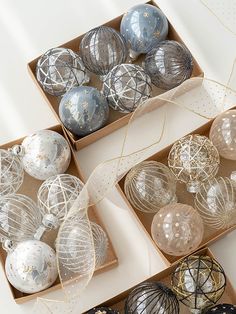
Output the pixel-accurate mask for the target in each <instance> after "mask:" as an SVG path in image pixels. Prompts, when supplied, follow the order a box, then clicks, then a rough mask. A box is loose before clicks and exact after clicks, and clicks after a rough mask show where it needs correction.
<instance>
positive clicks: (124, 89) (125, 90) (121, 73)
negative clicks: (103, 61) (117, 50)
mask: <svg viewBox="0 0 236 314" xmlns="http://www.w3.org/2000/svg"><path fill="white" fill-rule="evenodd" d="M102 91H103V95H104V96H105V97H106V99H107V101H108V103H109V105H110V107H111V108H113V109H114V110H118V111H120V112H124V113H126V112H132V111H134V110H135V109H136V108H137V107H138V106H139V105H141V104H142V103H143V102H144V101H145V100H147V99H148V98H149V97H150V96H151V93H152V87H151V79H150V77H149V76H148V75H147V74H146V73H145V71H144V70H143V68H141V67H140V66H139V65H136V64H125V63H124V64H120V65H117V66H116V67H114V68H113V69H112V70H111V71H110V72H109V73H108V75H107V76H106V77H105V79H104V83H103V89H102Z"/></svg>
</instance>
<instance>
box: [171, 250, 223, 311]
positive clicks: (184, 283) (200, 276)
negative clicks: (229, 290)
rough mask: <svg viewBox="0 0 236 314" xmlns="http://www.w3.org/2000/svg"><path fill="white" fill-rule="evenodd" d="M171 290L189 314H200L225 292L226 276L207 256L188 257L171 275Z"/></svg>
mask: <svg viewBox="0 0 236 314" xmlns="http://www.w3.org/2000/svg"><path fill="white" fill-rule="evenodd" d="M171 284H172V289H173V291H174V292H175V293H176V295H177V297H178V299H179V301H180V302H182V303H183V304H184V305H186V306H187V307H189V308H190V311H191V313H194V314H200V313H202V311H203V310H204V309H206V308H207V307H209V306H212V305H214V304H216V302H217V301H218V300H219V299H220V298H221V296H222V295H223V293H224V291H225V286H226V276H225V273H224V270H223V268H222V267H221V265H220V264H219V263H218V262H217V261H216V260H215V259H213V258H211V257H209V256H194V255H192V256H188V257H186V258H185V259H183V260H182V261H181V262H180V263H179V264H178V266H177V268H176V270H175V271H174V273H173V274H172V279H171Z"/></svg>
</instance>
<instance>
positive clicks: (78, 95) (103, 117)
mask: <svg viewBox="0 0 236 314" xmlns="http://www.w3.org/2000/svg"><path fill="white" fill-rule="evenodd" d="M59 116H60V119H61V121H62V123H63V124H64V126H65V127H66V128H67V129H68V130H70V131H71V132H72V133H73V134H75V135H78V136H80V137H81V136H85V135H88V134H90V133H92V132H94V131H96V130H98V129H99V128H101V127H102V126H103V125H104V124H105V123H106V121H107V119H108V116H109V107H108V103H107V101H106V99H105V98H104V97H103V96H102V94H101V93H100V92H99V91H98V90H97V89H96V88H94V87H89V86H79V87H75V88H73V89H72V90H70V91H69V92H67V93H66V94H65V95H64V96H63V97H62V99H61V102H60V106H59Z"/></svg>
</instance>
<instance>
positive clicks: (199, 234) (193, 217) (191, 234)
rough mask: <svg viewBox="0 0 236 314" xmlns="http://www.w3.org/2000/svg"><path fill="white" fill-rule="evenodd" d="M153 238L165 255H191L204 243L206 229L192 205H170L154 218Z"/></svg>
mask: <svg viewBox="0 0 236 314" xmlns="http://www.w3.org/2000/svg"><path fill="white" fill-rule="evenodd" d="M151 233H152V238H153V240H154V241H155V243H156V244H157V246H158V247H159V248H160V249H161V250H162V251H163V252H165V253H167V254H169V255H174V256H182V255H186V254H189V253H190V252H192V251H194V250H195V249H197V247H198V246H199V245H200V243H201V242H202V238H203V233H204V227H203V222H202V219H201V217H200V215H199V214H198V213H197V211H196V210H195V209H194V208H193V207H192V206H190V205H185V204H180V203H176V204H170V205H167V206H165V207H163V208H161V209H160V210H159V212H158V213H156V215H155V216H154V217H153V221H152V226H151Z"/></svg>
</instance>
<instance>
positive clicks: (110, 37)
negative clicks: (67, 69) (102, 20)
mask: <svg viewBox="0 0 236 314" xmlns="http://www.w3.org/2000/svg"><path fill="white" fill-rule="evenodd" d="M79 52H80V55H81V58H82V60H83V63H84V65H85V67H86V68H87V69H88V70H89V71H90V72H92V73H95V74H97V75H100V76H103V75H106V74H107V73H108V72H109V71H110V70H111V69H112V68H113V67H114V66H116V65H118V64H121V63H124V62H125V61H126V59H127V56H128V48H127V45H126V41H125V39H124V37H123V36H122V35H121V34H120V33H119V32H117V31H116V30H115V29H113V28H111V27H108V26H99V27H96V28H94V29H92V30H90V31H88V32H87V33H86V34H85V36H84V37H83V39H82V40H81V43H80V47H79Z"/></svg>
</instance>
